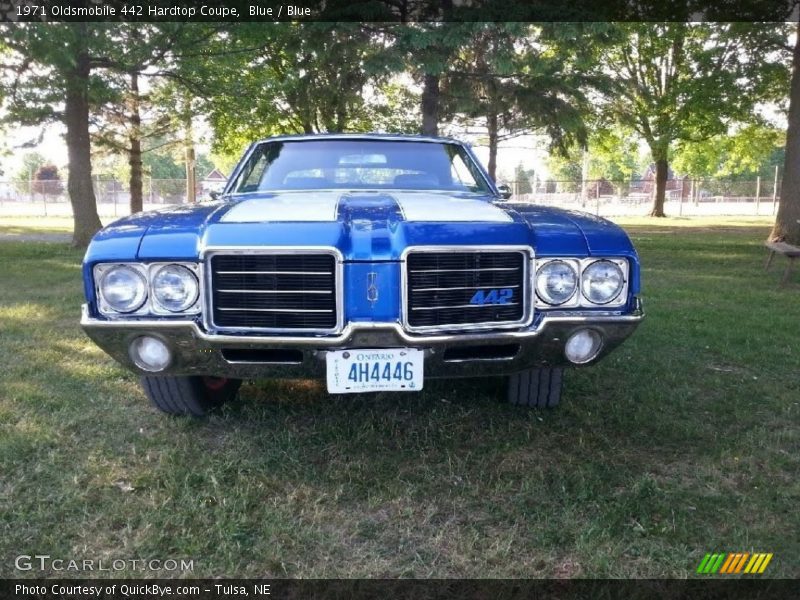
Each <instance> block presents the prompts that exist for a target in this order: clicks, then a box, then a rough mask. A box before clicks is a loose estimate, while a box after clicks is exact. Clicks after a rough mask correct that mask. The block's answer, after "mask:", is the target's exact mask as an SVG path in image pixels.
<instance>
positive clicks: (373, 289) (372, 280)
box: [367, 272, 378, 307]
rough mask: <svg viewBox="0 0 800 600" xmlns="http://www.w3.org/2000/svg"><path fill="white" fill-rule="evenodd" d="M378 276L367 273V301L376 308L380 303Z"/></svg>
mask: <svg viewBox="0 0 800 600" xmlns="http://www.w3.org/2000/svg"><path fill="white" fill-rule="evenodd" d="M377 284H378V274H377V273H374V272H373V273H367V300H369V303H370V306H372V307H374V306H375V303H376V302H377V301H378V285H377Z"/></svg>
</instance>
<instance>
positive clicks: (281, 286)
mask: <svg viewBox="0 0 800 600" xmlns="http://www.w3.org/2000/svg"><path fill="white" fill-rule="evenodd" d="M510 196H511V195H510V193H509V192H508V190H507V189H506V188H504V187H502V186H501V187H500V188H498V187H497V186H496V185H495V183H494V182H493V181H492V180H491V178H490V177H489V176H488V175H487V173H486V171H485V170H484V169H483V167H482V166H481V165H480V163H479V162H478V160H477V159H476V158H475V156H474V154H473V153H472V151H471V150H470V148H469V147H468V146H467V145H465V144H463V143H461V142H458V141H455V140H450V139H443V138H434V137H420V136H394V135H392V136H390V135H377V134H368V135H344V134H342V135H304V136H282V137H274V138H270V139H267V140H263V141H260V142H256V143H254V144H252V145H251V146H250V147H249V148H248V149H247V151H246V152H245V154H244V157H243V158H242V159H241V161H240V162H239V164H238V165H237V167H236V168H235V170H234V172H233V173H232V175H231V178H230V181H229V182H228V184H227V186H226V188H225V190H224V191H223V192H222V193H221V194H220V195H219V196H218V197H217V198H216V199H215V201H214V202H209V203H201V204H196V205H183V206H176V207H171V208H168V209H165V210H158V211H153V212H146V213H139V214H135V215H132V216H130V217H127V218H124V219H121V220H119V221H117V222H115V223H114V224H112V225H110V226H108V227H106V228H105V229H103V230H102V231H100V232H99V233H98V234H97V235H96V236H95V238H94V240H93V241H92V243H91V245H90V246H89V249H88V251H87V253H86V257H85V260H84V263H83V280H84V286H85V293H86V304H85V305H84V306H83V315H82V319H81V325H82V326H83V328H84V330H85V331H86V333H87V334H88V335H89V336H90V337H91V338H92V339H93V340H94V341H95V342H96V343H97V344H98V345H99V346H100V347H101V348H102V349H103V350H105V351H106V352H107V353H108V354H109V355H111V356H112V357H113V358H114V359H115V360H117V361H118V362H119V363H121V364H122V365H124V366H126V367H128V368H129V369H131V370H133V371H134V372H136V373H138V374H140V375H141V377H142V385H143V388H144V391H145V393H146V394H147V396H148V397H149V399H150V400H151V401H152V403H153V404H154V405H155V406H156V407H157V408H159V409H160V410H162V411H164V412H166V413H169V414H175V415H194V416H200V415H203V414H205V413H206V412H207V411H209V410H210V409H213V408H215V407H217V406H220V405H221V404H222V403H224V402H226V401H227V400H229V399H231V398H233V397H234V396H235V395H236V393H237V391H238V389H239V386H240V384H241V382H242V380H243V379H255V378H271V377H296V378H320V379H325V380H326V382H327V389H328V392H329V393H331V394H346V393H354V392H356V393H363V392H384V391H406V392H408V391H414V392H416V391H420V390H422V389H423V386H424V385H425V382H426V380H427V379H429V378H442V377H490V376H491V377H495V376H504V377H505V378H506V380H507V383H508V391H507V394H508V400H509V401H510V402H511V403H512V404H517V405H524V406H530V407H538V408H549V407H553V406H555V405H557V404H558V403H559V400H560V397H561V389H562V377H563V375H562V374H563V369H564V368H565V367H571V366H578V365H588V364H592V363H594V362H596V361H597V360H600V359H601V358H602V357H604V356H605V355H606V354H608V353H609V352H611V351H612V350H613V349H614V348H615V347H616V346H618V345H619V344H620V343H621V342H622V341H623V340H625V339H626V338H627V337H628V336H629V335H630V334H631V333H632V332H633V331H634V330H635V329H636V327H637V325H638V324H639V322H640V321H641V320H642V318H643V316H644V314H643V311H642V305H641V302H640V299H639V297H638V294H639V288H640V284H639V270H640V269H639V259H638V257H637V254H636V250H635V249H634V248H633V245H632V244H631V242H630V240H629V239H628V236H627V235H626V234H625V232H624V231H623V230H622V229H620V228H619V227H618V226H616V225H614V224H613V223H610V222H609V221H606V220H604V219H601V218H598V217H595V216H592V215H589V214H585V213H581V212H573V211H567V210H560V209H556V208H551V207H545V206H537V205H534V204H525V203H517V202H513V201H511V200H510Z"/></svg>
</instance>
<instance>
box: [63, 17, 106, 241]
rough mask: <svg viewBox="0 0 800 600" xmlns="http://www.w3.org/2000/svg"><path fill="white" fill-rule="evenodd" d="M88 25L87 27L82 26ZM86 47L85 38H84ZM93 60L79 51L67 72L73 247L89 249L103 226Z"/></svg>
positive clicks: (68, 149)
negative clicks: (96, 177)
mask: <svg viewBox="0 0 800 600" xmlns="http://www.w3.org/2000/svg"><path fill="white" fill-rule="evenodd" d="M81 25H84V26H85V24H83V23H82V24H81ZM84 43H85V38H84ZM89 70H90V69H89V57H88V55H87V54H86V52H85V51H83V50H79V51H78V53H77V56H76V57H75V67H74V69H71V70H70V71H68V72H66V73H65V74H64V75H65V78H66V84H67V85H66V88H67V89H66V95H65V98H64V122H65V124H66V126H67V135H66V140H67V156H68V160H69V177H68V178H67V191H68V192H69V201H70V203H71V204H72V215H73V222H74V225H73V233H72V245H73V246H75V247H76V248H85V247H86V246H88V245H89V242H90V241H91V239H92V236H93V235H94V234H95V233H97V232H98V231H99V230H100V229H101V228H102V227H103V224H102V223H101V222H100V217H99V216H98V214H97V200H96V199H95V196H94V188H93V187H92V160H91V144H90V142H89V97H88V96H89Z"/></svg>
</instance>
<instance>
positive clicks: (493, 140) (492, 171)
mask: <svg viewBox="0 0 800 600" xmlns="http://www.w3.org/2000/svg"><path fill="white" fill-rule="evenodd" d="M486 128H487V129H488V130H489V164H488V165H487V168H488V170H489V177H491V178H492V181H497V112H496V111H495V110H493V109H492V108H491V107H490V109H489V114H488V115H487V116H486Z"/></svg>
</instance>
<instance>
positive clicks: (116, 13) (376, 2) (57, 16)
mask: <svg viewBox="0 0 800 600" xmlns="http://www.w3.org/2000/svg"><path fill="white" fill-rule="evenodd" d="M796 19H797V0H717V1H715V0H573V1H569V0H566V1H565V0H289V1H285V2H284V1H281V0H208V1H206V2H204V1H203V0H200V1H191V2H190V1H186V0H172V1H170V0H166V1H165V0H129V1H124V2H122V1H117V0H97V1H91V0H55V1H54V0H0V21H18V22H64V21H93V22H103V21H107V22H159V21H183V22H192V21H195V22H227V23H238V22H242V23H243V22H249V21H262V22H270V21H357V22H358V21H369V22H409V23H410V22H422V21H425V22H435V21H439V22H467V21H495V22H509V21H520V22H523V21H538V22H548V21H550V22H557V21H573V22H575V21H582V22H591V21H651V22H653V21H747V22H751V21H773V22H774V21H789V20H796Z"/></svg>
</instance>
